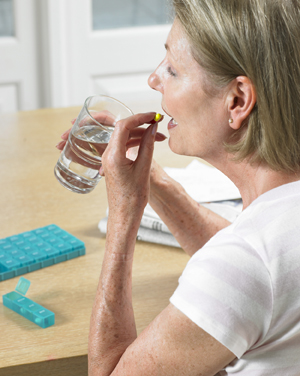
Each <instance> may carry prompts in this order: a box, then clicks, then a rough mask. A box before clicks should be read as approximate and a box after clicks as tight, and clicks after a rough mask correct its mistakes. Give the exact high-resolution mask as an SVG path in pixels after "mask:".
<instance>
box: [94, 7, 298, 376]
mask: <svg viewBox="0 0 300 376" xmlns="http://www.w3.org/2000/svg"><path fill="white" fill-rule="evenodd" d="M173 3H174V7H175V14H176V17H175V21H174V24H173V26H172V29H171V32H170V34H169V36H168V39H167V43H166V50H167V51H166V57H165V59H164V60H163V62H162V63H161V64H160V65H159V67H158V68H157V69H156V71H155V72H154V73H153V74H152V75H151V76H150V78H149V84H150V86H151V87H152V88H153V89H155V90H158V91H160V92H161V93H162V108H163V110H164V111H165V113H166V114H168V115H169V116H170V117H171V118H172V120H171V121H170V122H169V126H168V129H169V134H170V139H169V145H170V148H171V149H172V151H174V152H175V153H178V154H182V155H191V156H195V157H200V158H203V159H205V160H206V161H207V162H209V163H211V164H212V165H214V166H215V167H216V168H218V169H220V170H221V171H222V172H223V173H225V174H226V175H227V176H228V177H229V178H230V179H231V180H232V181H233V182H234V183H235V184H236V186H237V187H238V188H239V190H240V193H241V195H242V199H243V204H244V209H243V212H242V213H241V214H240V216H239V217H238V218H237V219H236V221H235V222H234V223H233V224H229V223H228V222H226V221H225V220H223V219H222V218H220V217H218V216H217V215H215V214H213V213H211V212H209V210H207V209H204V208H202V207H201V206H199V205H197V204H196V203H195V202H193V201H192V200H191V199H190V198H189V197H188V196H187V195H186V194H185V192H184V191H183V189H182V188H181V187H180V186H179V185H178V184H176V183H175V182H173V181H172V180H171V179H170V178H168V177H167V175H166V174H164V172H163V171H162V169H161V168H160V167H159V166H157V165H156V164H155V162H152V165H151V160H152V153H153V145H154V141H155V134H156V130H157V123H155V124H151V125H150V126H149V127H148V129H147V131H145V133H144V134H143V136H142V138H141V140H140V148H139V154H138V157H137V159H136V161H134V162H133V161H130V160H128V159H127V158H126V149H127V146H128V145H130V144H134V143H135V141H136V140H134V141H132V139H131V132H133V131H134V130H135V129H136V128H137V127H138V126H140V125H142V124H144V123H151V121H152V122H153V118H154V115H155V114H154V113H146V114H138V115H135V116H132V117H130V118H128V119H126V120H122V121H120V122H119V123H118V124H117V126H116V129H115V131H114V133H113V136H112V139H111V141H110V143H109V145H108V147H107V149H106V151H105V153H104V155H103V167H102V169H101V173H102V174H103V175H105V180H106V185H107V195H108V201H109V208H110V213H109V219H108V231H107V240H106V251H105V257H104V261H103V266H102V272H101V276H100V281H99V286H98V290H97V296H96V299H95V303H94V307H93V312H92V318H91V328H90V337H89V374H90V375H91V376H94V375H101V376H106V375H130V376H135V375H143V376H147V375H172V376H173V375H180V376H182V375H189V376H193V375H216V374H218V375H231V374H237V375H255V376H258V375H264V376H266V375H272V376H274V375H280V376H282V375H284V376H293V375H294V376H296V375H299V374H300V357H299V353H300V299H299V291H300V278H299V268H300V246H299V244H300V235H299V224H300V223H299V222H300V219H299V214H298V213H299V208H300V181H299V179H300V171H299V166H300V124H299V122H300V106H299V98H300V93H299V91H300V48H299V40H300V17H299V15H300V2H299V1H298V0H277V1H275V0H243V1H242V0H173ZM148 198H149V199H150V204H151V205H152V207H153V208H154V209H155V210H156V211H157V212H158V214H159V215H160V217H161V218H162V219H163V220H164V221H165V223H166V224H167V226H168V227H169V228H170V229H171V231H172V232H173V234H174V235H175V237H176V238H177V240H178V241H179V242H180V244H181V245H182V247H183V249H184V250H185V251H186V252H187V253H188V254H189V255H191V256H192V257H191V259H190V261H189V263H188V264H187V266H186V269H185V270H184V272H183V274H182V276H181V278H180V280H179V286H178V288H177V289H176V291H175V293H174V294H173V296H172V297H171V299H170V304H169V306H168V307H167V308H166V309H165V310H164V311H163V312H162V313H161V314H160V315H159V316H158V317H157V318H156V319H155V320H154V321H153V322H152V323H151V324H150V325H149V327H148V328H147V329H146V330H145V331H144V332H143V333H141V334H140V335H139V336H138V337H137V334H136V328H135V322H134V316H133V310H132V302H131V272H132V259H133V253H134V245H135V239H136V234H137V230H138V227H139V223H140V219H141V217H142V213H143V209H144V207H145V205H146V204H147V201H148Z"/></svg>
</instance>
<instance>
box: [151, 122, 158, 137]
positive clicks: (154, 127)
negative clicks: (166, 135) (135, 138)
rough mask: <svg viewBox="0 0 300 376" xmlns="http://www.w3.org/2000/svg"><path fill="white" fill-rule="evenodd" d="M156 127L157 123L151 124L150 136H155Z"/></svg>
mask: <svg viewBox="0 0 300 376" xmlns="http://www.w3.org/2000/svg"><path fill="white" fill-rule="evenodd" d="M157 126H158V124H157V123H155V124H153V128H152V135H153V136H154V135H155V134H156V131H157Z"/></svg>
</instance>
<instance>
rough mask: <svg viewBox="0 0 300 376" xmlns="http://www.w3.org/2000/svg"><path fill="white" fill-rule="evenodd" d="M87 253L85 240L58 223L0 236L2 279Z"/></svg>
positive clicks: (0, 272)
mask: <svg viewBox="0 0 300 376" xmlns="http://www.w3.org/2000/svg"><path fill="white" fill-rule="evenodd" d="M84 254H85V245H84V243H83V242H82V241H81V240H79V239H77V238H75V236H73V235H71V234H69V233H68V232H67V231H65V230H63V229H61V228H60V227H58V226H56V225H49V226H45V227H41V228H38V229H36V230H32V231H28V232H23V233H21V234H18V235H14V236H9V237H8V238H5V239H0V282H1V281H5V280H6V279H9V278H14V277H17V276H19V275H23V274H26V273H29V272H33V271H35V270H38V269H42V268H45V267H47V266H51V265H53V264H58V263H60V262H63V261H67V260H71V259H73V258H75V257H79V256H82V255H84Z"/></svg>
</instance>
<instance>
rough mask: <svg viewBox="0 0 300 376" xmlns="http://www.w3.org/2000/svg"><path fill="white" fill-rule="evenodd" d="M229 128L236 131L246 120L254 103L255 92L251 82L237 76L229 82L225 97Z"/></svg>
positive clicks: (244, 77) (246, 78)
mask: <svg viewBox="0 0 300 376" xmlns="http://www.w3.org/2000/svg"><path fill="white" fill-rule="evenodd" d="M227 100H228V112H229V118H230V119H232V121H230V122H229V126H230V127H231V128H232V129H235V130H238V129H239V128H241V126H242V124H243V122H244V120H246V119H247V118H248V116H249V115H250V113H251V111H252V109H253V107H254V106H255V103H256V91H255V87H254V85H253V83H252V81H251V80H250V79H249V78H248V77H246V76H238V77H236V78H235V79H234V80H233V81H232V82H231V87H230V89H229V92H228V96H227Z"/></svg>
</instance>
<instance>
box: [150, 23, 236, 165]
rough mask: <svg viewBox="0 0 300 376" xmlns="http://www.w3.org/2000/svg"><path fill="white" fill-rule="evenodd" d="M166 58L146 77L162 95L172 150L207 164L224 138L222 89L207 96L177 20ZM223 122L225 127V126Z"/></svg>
mask: <svg viewBox="0 0 300 376" xmlns="http://www.w3.org/2000/svg"><path fill="white" fill-rule="evenodd" d="M166 50H167V52H166V57H165V59H164V60H163V61H162V62H161V64H160V65H159V66H158V67H157V69H156V70H155V72H154V73H152V74H151V76H150V77H149V80H148V83H149V85H150V87H151V88H153V89H154V90H158V91H160V92H161V93H162V108H163V110H164V112H165V113H166V114H168V115H169V116H170V117H171V118H172V119H171V121H170V122H169V124H168V130H169V133H170V140H169V145H170V148H171V150H172V151H174V152H175V153H177V154H182V155H192V156H198V157H200V158H204V159H206V160H207V161H211V162H212V160H211V158H215V157H216V156H217V154H220V152H222V150H223V149H224V148H223V143H224V141H226V140H227V138H228V136H229V135H228V134H227V133H228V132H229V129H228V128H230V127H228V126H227V125H228V119H229V115H228V111H227V109H226V100H225V97H226V96H225V95H224V93H225V90H224V89H218V90H215V91H214V94H213V95H212V94H208V91H207V90H205V91H204V90H203V88H205V87H206V88H208V89H209V88H210V84H209V80H208V78H207V75H206V74H205V72H204V70H203V68H201V67H200V66H199V64H198V63H197V62H196V61H195V59H194V58H193V56H192V53H191V49H190V45H189V42H188V39H187V37H186V36H185V33H184V31H183V29H182V26H181V24H180V22H179V21H177V20H175V21H174V24H173V26H172V29H171V31H170V34H169V36H168V39H167V43H166ZM225 123H227V124H226V126H225Z"/></svg>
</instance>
